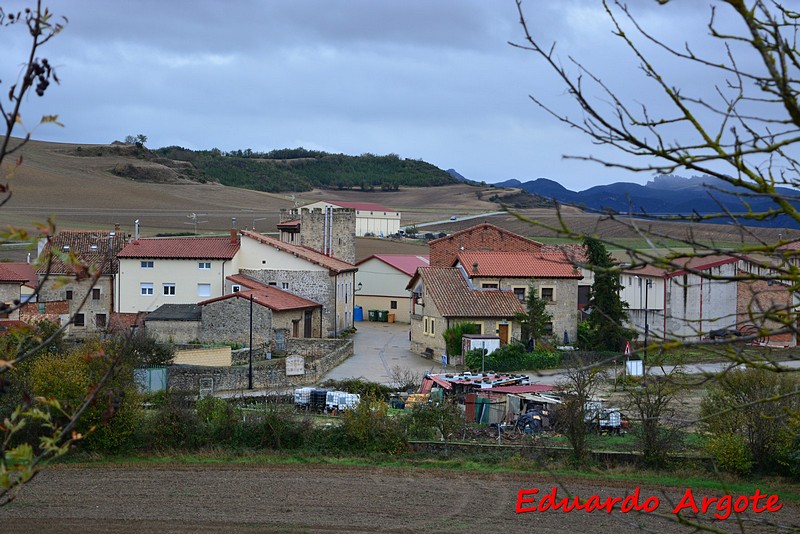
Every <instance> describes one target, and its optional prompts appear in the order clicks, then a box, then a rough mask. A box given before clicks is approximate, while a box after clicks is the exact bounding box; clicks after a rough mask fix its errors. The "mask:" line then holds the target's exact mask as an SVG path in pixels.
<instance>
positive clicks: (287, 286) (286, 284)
mask: <svg viewBox="0 0 800 534" xmlns="http://www.w3.org/2000/svg"><path fill="white" fill-rule="evenodd" d="M281 289H287V290H288V289H289V282H281Z"/></svg>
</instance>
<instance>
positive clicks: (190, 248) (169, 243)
mask: <svg viewBox="0 0 800 534" xmlns="http://www.w3.org/2000/svg"><path fill="white" fill-rule="evenodd" d="M238 251H239V241H238V240H236V242H234V243H232V242H231V238H230V237H227V236H226V237H165V238H149V239H138V240H136V241H133V242H131V243H129V244H128V245H126V246H125V248H123V249H122V250H121V251H120V253H119V254H118V255H117V256H118V257H120V258H147V259H150V258H162V259H176V260H230V259H232V258H233V257H234V256H235V255H236V253H237V252H238Z"/></svg>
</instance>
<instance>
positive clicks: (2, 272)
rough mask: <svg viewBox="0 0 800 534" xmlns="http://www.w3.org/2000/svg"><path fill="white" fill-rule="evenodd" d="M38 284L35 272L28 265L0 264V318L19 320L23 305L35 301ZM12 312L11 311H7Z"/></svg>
mask: <svg viewBox="0 0 800 534" xmlns="http://www.w3.org/2000/svg"><path fill="white" fill-rule="evenodd" d="M38 284H39V277H38V276H37V275H36V270H35V269H34V268H33V266H32V265H31V264H30V263H0V303H3V304H5V306H6V307H5V312H4V311H3V310H0V318H3V319H14V320H19V319H20V307H21V306H22V304H23V303H26V302H33V301H35V300H36V299H35V295H34V292H35V291H36V288H37V286H38ZM8 310H12V311H10V312H9V311H8Z"/></svg>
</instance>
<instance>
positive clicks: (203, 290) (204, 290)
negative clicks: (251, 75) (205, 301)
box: [197, 284, 211, 297]
mask: <svg viewBox="0 0 800 534" xmlns="http://www.w3.org/2000/svg"><path fill="white" fill-rule="evenodd" d="M197 296H198V297H210V296H211V284H197Z"/></svg>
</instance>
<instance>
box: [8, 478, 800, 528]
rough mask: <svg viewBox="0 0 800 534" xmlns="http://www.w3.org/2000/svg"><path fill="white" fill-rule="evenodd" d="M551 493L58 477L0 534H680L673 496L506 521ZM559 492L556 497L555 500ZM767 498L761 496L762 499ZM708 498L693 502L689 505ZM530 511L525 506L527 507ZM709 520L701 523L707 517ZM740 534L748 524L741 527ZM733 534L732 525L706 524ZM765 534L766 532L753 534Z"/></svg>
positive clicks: (459, 486) (14, 513)
mask: <svg viewBox="0 0 800 534" xmlns="http://www.w3.org/2000/svg"><path fill="white" fill-rule="evenodd" d="M562 482H563V486H560V487H559V488H558V495H559V497H562V496H566V491H567V490H569V491H570V492H572V493H573V494H577V495H580V496H581V497H582V498H584V499H586V498H588V497H590V496H591V495H594V494H599V495H600V496H601V499H605V497H606V496H613V497H616V496H619V497H624V496H625V495H626V494H629V493H631V492H632V490H633V489H634V488H632V487H630V485H626V484H625V483H619V484H617V485H614V484H613V483H611V484H609V483H607V482H603V483H601V484H598V485H594V484H593V483H591V482H587V481H586V480H565V481H562ZM554 485H555V483H554V481H553V479H552V478H550V477H534V476H532V475H509V474H485V473H477V472H453V471H442V470H433V469H401V468H374V467H340V466H335V467H334V466H320V465H258V464H252V465H229V464H226V465H212V466H208V465H202V466H196V467H193V466H186V465H178V466H176V465H169V466H166V465H165V466H162V465H158V466H153V465H149V466H144V467H74V466H59V467H55V468H51V469H48V470H46V471H44V472H43V473H42V474H41V475H40V476H38V477H37V478H36V479H35V480H34V481H33V482H31V483H30V484H29V485H28V486H26V487H25V488H23V490H22V491H21V492H20V494H19V496H18V498H17V500H16V501H14V502H13V503H12V504H10V505H8V506H6V507H4V508H2V509H0V531H2V532H4V533H12V532H22V533H32V532H48V533H56V532H90V533H93V532H114V533H116V532H120V533H121V532H126V533H127V532H153V531H158V532H176V533H188V532H222V531H224V532H232V533H247V532H323V531H329V532H415V533H416V532H533V531H535V532H537V533H540V534H541V533H555V532H572V533H577V532H592V533H595V532H615V533H622V532H634V531H636V530H637V527H639V526H641V527H644V528H646V529H649V530H651V531H655V532H686V531H688V529H687V528H686V527H683V526H679V525H676V524H674V523H671V522H666V521H664V520H663V519H659V518H658V517H656V514H657V513H660V514H663V515H665V516H668V517H672V518H674V516H673V515H672V513H671V510H672V508H673V507H674V505H675V503H677V502H678V501H679V500H680V498H681V496H682V495H683V491H684V489H683V488H680V489H673V490H669V491H667V492H664V491H662V490H660V489H657V488H652V487H642V488H641V498H640V502H641V501H643V500H644V499H645V498H647V497H650V496H656V497H658V498H659V499H660V502H661V504H660V507H659V508H658V509H657V510H656V511H655V512H654V513H640V514H636V513H627V514H623V513H621V512H620V511H619V508H618V506H617V508H616V509H615V511H614V512H613V513H611V514H607V513H606V512H604V511H595V512H593V513H586V512H585V511H572V512H569V513H564V512H561V511H552V510H550V511H547V512H544V513H539V512H533V513H523V514H517V513H515V506H516V504H517V498H518V491H519V490H523V489H525V490H529V489H531V488H539V489H540V492H541V493H542V494H544V493H546V492H549V491H551V488H552V487H553V486H554ZM565 488H566V489H565ZM765 491H766V490H765ZM706 494H707V492H705V491H701V490H696V491H695V495H696V496H701V495H706ZM526 506H529V505H526ZM706 517H707V518H708V517H710V516H709V515H707V516H706ZM749 518H750V519H755V520H756V521H764V520H770V521H774V522H778V523H782V524H793V525H794V526H795V528H797V527H798V525H800V509H798V507H796V506H789V505H787V504H784V506H783V509H782V510H780V511H779V512H776V513H769V512H765V513H762V514H749ZM745 521H746V522H745V523H744V525H745V527H746V528H747V529H748V531H750V528H751V527H753V524H752V523H750V522H749V521H748V520H747V518H745ZM713 524H714V526H715V527H716V528H721V529H724V530H731V531H733V530H738V528H739V524H738V523H737V522H736V520H734V519H733V518H731V519H728V520H727V521H715V522H714V523H713ZM755 528H756V530H758V531H773V530H774V528H773V527H763V526H762V527H760V528H759V527H757V526H756V527H755Z"/></svg>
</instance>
